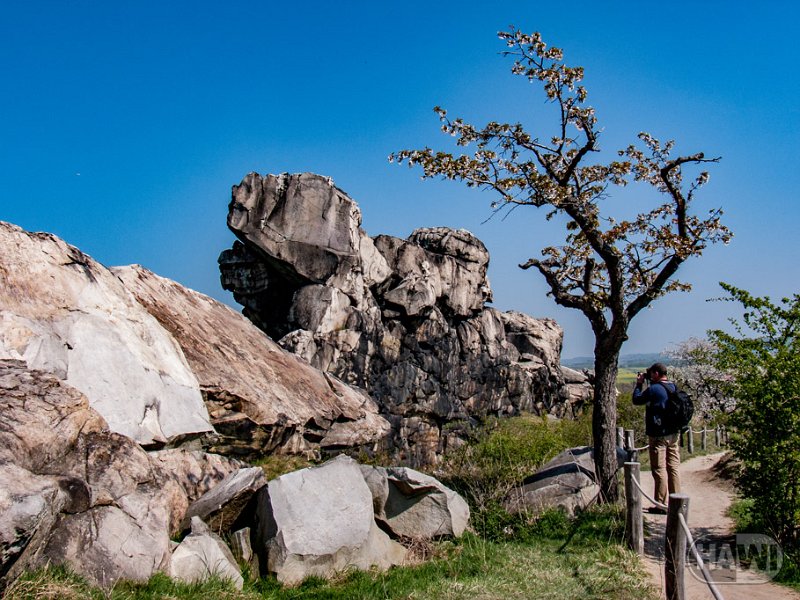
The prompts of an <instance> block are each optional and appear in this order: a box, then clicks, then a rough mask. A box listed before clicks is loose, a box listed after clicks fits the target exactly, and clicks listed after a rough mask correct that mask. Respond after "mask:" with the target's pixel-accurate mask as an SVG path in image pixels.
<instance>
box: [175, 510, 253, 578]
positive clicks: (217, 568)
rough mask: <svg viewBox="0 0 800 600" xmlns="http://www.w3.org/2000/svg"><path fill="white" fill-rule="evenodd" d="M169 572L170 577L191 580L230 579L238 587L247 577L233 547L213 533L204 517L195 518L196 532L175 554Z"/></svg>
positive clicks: (194, 530) (194, 531) (188, 537)
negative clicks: (231, 548) (204, 521)
mask: <svg viewBox="0 0 800 600" xmlns="http://www.w3.org/2000/svg"><path fill="white" fill-rule="evenodd" d="M169 574H170V577H173V578H175V579H179V580H180V581H185V582H187V583H197V582H202V581H205V580H206V579H209V578H210V577H219V578H220V579H227V580H229V581H230V582H231V583H233V585H234V587H235V588H236V589H237V590H240V589H242V586H243V585H244V579H242V574H241V573H240V571H239V567H238V565H237V564H236V560H235V559H234V558H233V554H232V553H231V551H230V549H229V548H228V546H226V545H225V542H223V541H222V539H221V538H220V537H219V536H217V535H215V534H214V533H212V532H211V530H210V529H209V528H208V526H207V525H206V524H205V523H203V521H202V520H201V519H200V517H192V532H191V533H190V534H189V535H187V536H186V537H185V538H184V540H183V541H182V542H181V543H180V545H179V546H178V547H177V548H175V551H174V552H173V553H172V560H171V561H170V567H169Z"/></svg>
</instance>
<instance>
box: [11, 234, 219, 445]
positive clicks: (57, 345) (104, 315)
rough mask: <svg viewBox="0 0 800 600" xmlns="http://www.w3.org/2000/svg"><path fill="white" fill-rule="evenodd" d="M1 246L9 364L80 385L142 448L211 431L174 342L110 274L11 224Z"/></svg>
mask: <svg viewBox="0 0 800 600" xmlns="http://www.w3.org/2000/svg"><path fill="white" fill-rule="evenodd" d="M0 248H2V252H0V359H17V360H22V361H24V362H25V364H26V365H27V366H28V367H29V368H31V369H39V370H42V371H46V372H49V373H52V374H53V375H54V376H56V377H58V378H59V379H61V380H63V381H65V382H66V383H68V384H69V385H71V386H73V387H75V388H77V389H78V390H80V391H81V392H83V393H84V394H85V396H86V397H87V398H88V400H89V403H90V404H91V406H92V408H94V409H95V410H97V412H98V413H100V415H102V416H103V418H104V419H105V420H106V422H107V423H108V426H109V427H110V428H111V430H112V431H115V432H117V433H121V434H123V435H126V436H128V437H130V438H133V439H134V440H136V441H137V442H139V443H140V444H143V445H163V444H167V443H170V442H172V441H174V440H179V439H182V438H185V437H191V436H197V435H200V434H204V433H207V432H210V431H212V427H211V424H210V423H209V420H208V414H207V412H206V409H205V406H204V404H203V398H202V395H201V393H200V388H199V386H198V383H197V379H196V378H195V376H194V374H193V373H192V371H191V369H190V368H189V365H188V364H187V363H186V360H185V358H184V356H183V353H182V352H181V350H180V348H179V347H178V345H177V344H176V342H175V340H174V339H173V338H172V336H171V335H169V334H168V333H167V332H166V331H165V330H164V328H163V327H161V325H159V323H158V321H156V319H155V318H153V317H152V316H151V315H150V314H149V313H148V312H147V311H145V310H144V309H143V308H142V307H141V306H140V305H139V303H138V302H137V301H136V299H135V298H134V297H133V296H132V295H131V293H130V292H128V290H126V289H125V287H124V285H123V284H122V282H121V281H120V280H119V279H118V278H117V277H115V276H114V275H113V274H112V273H111V272H110V271H109V270H108V269H106V268H105V267H104V266H103V265H101V264H99V263H98V262H96V261H94V260H93V259H92V258H91V257H89V256H87V255H85V254H83V253H82V252H81V251H80V250H78V249H77V248H75V247H73V246H70V245H69V244H67V243H65V242H64V241H62V240H60V239H59V238H57V237H55V236H53V235H50V234H44V233H28V232H26V231H24V230H22V229H20V228H19V227H16V226H14V225H11V224H8V223H3V222H0ZM120 398H124V399H125V401H124V402H121V401H120Z"/></svg>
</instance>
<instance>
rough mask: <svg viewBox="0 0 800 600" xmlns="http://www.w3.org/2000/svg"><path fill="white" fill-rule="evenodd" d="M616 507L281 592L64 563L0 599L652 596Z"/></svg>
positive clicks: (263, 585)
mask: <svg viewBox="0 0 800 600" xmlns="http://www.w3.org/2000/svg"><path fill="white" fill-rule="evenodd" d="M621 523H622V519H621V514H620V512H619V509H618V508H616V507H604V508H602V509H598V510H594V511H587V512H586V513H584V514H583V515H581V516H579V517H578V518H577V519H575V520H569V519H566V518H565V517H563V516H562V517H560V518H556V517H554V516H551V517H548V519H546V520H545V521H544V522H543V523H542V528H541V531H540V535H538V536H531V537H530V539H529V540H528V541H526V542H520V541H512V542H493V541H490V540H486V539H483V538H481V537H479V536H477V535H475V534H472V533H467V534H465V535H464V536H463V537H462V538H461V539H460V540H457V541H453V542H439V543H436V544H435V547H436V548H435V557H434V558H433V559H431V560H429V561H427V562H425V563H423V564H419V565H416V566H410V567H402V568H394V569H391V570H389V571H387V572H377V571H370V572H361V571H351V572H347V573H343V574H341V575H339V576H338V577H337V578H335V579H334V580H333V581H326V580H323V579H320V578H309V579H307V580H306V581H304V582H303V583H302V584H301V585H300V586H298V587H294V588H284V587H282V586H281V585H280V584H279V583H277V582H276V581H275V580H272V579H265V580H258V581H248V582H247V583H246V584H245V588H244V590H242V591H241V592H239V591H236V590H234V589H232V588H231V587H230V586H229V585H228V584H227V583H226V582H221V581H210V582H206V583H203V584H195V585H187V584H182V583H177V582H175V581H172V580H170V579H169V578H167V577H166V576H164V575H156V576H155V577H153V578H151V579H150V581H149V582H147V583H145V584H133V583H129V582H121V583H118V584H117V585H116V586H115V587H114V588H113V589H112V590H111V591H110V592H108V593H107V594H106V593H104V592H102V591H101V590H99V589H97V588H94V587H92V586H90V585H88V584H87V583H86V582H85V581H84V580H83V579H81V578H80V577H77V576H76V575H73V574H70V573H69V572H67V571H66V570H64V569H52V568H51V569H47V570H42V571H37V572H35V573H29V574H27V575H25V576H24V577H23V578H22V579H20V580H18V581H17V582H16V583H15V584H14V585H13V586H12V588H11V589H9V590H7V594H6V596H5V597H6V598H7V600H23V599H25V600H34V599H36V600H39V599H45V598H47V599H49V598H53V599H55V598H59V599H61V598H64V599H67V600H73V599H74V600H79V599H80V600H94V599H98V600H100V599H111V600H151V599H156V598H160V599H161V598H169V599H176V600H178V599H186V600H189V599H197V598H203V599H204V600H206V599H207V600H214V599H219V600H256V599H270V600H301V599H302V600H322V599H326V600H327V599H330V600H337V599H341V600H345V599H347V600H352V599H364V600H369V599H373V598H374V599H386V598H392V599H393V598H397V599H411V598H414V599H419V600H423V599H431V600H447V599H461V598H463V599H470V600H476V599H477V600H479V599H506V598H508V599H523V598H524V599H529V598H550V599H553V600H561V599H563V600H567V599H587V600H588V599H595V598H596V599H598V600H599V599H601V598H609V599H612V600H613V599H620V600H623V599H624V600H627V599H629V598H641V599H643V600H646V599H650V598H656V597H657V595H656V594H655V592H654V591H653V590H652V588H650V587H649V584H648V582H647V578H646V576H645V575H644V571H643V569H642V568H641V565H640V563H639V559H638V557H637V556H636V555H635V554H633V553H631V552H629V551H628V550H626V549H625V548H624V547H623V546H622V545H621V544H620V543H619V541H620V539H621V538H620V536H621V525H620V524H621Z"/></svg>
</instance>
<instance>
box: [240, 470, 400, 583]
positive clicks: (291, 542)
mask: <svg viewBox="0 0 800 600" xmlns="http://www.w3.org/2000/svg"><path fill="white" fill-rule="evenodd" d="M256 510H257V512H256V528H255V532H254V533H255V536H254V537H255V551H256V553H257V554H258V556H259V563H260V565H261V569H262V571H266V572H269V573H274V574H275V575H276V576H277V578H278V580H279V581H281V582H283V583H286V584H289V585H292V584H297V583H299V582H301V581H302V580H303V579H305V578H306V577H309V576H311V575H316V576H319V577H329V576H331V575H332V574H334V573H336V572H337V571H341V570H343V569H346V568H350V567H355V568H358V569H369V568H370V567H378V568H381V569H386V568H388V567H390V566H391V565H396V564H400V563H402V562H403V560H404V558H405V549H404V548H403V547H402V546H401V545H400V544H398V543H397V542H394V541H392V540H391V539H390V538H389V537H388V536H387V535H386V534H385V533H384V532H382V531H381V530H380V529H378V527H377V525H376V524H375V520H374V517H373V502H372V495H371V493H370V490H369V488H368V487H367V484H366V483H365V481H364V478H363V476H362V475H361V470H360V469H359V466H358V464H357V463H356V462H355V461H354V460H352V459H350V458H347V457H346V456H343V455H341V456H339V457H337V458H336V459H334V460H331V461H329V462H327V463H325V464H324V465H322V466H319V467H313V468H308V469H302V470H300V471H295V472H293V473H288V474H286V475H282V476H281V477H278V478H276V479H273V480H271V481H270V482H269V484H268V485H267V486H266V487H264V488H262V490H261V491H260V492H259V494H258V504H257V509H256Z"/></svg>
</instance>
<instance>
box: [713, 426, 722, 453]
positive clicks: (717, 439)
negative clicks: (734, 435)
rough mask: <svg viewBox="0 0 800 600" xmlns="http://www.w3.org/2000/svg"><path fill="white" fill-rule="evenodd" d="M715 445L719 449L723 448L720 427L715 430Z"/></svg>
mask: <svg viewBox="0 0 800 600" xmlns="http://www.w3.org/2000/svg"><path fill="white" fill-rule="evenodd" d="M714 443H715V444H716V445H717V448H720V447H721V446H722V435H721V432H720V428H719V425H717V428H716V429H715V430H714Z"/></svg>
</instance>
